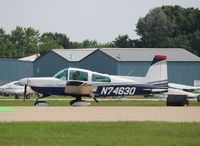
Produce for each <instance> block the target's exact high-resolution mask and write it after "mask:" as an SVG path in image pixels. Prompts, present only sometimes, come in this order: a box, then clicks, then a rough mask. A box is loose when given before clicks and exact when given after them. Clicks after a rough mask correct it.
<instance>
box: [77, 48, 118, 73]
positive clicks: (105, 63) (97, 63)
mask: <svg viewBox="0 0 200 146" xmlns="http://www.w3.org/2000/svg"><path fill="white" fill-rule="evenodd" d="M80 67H81V68H83V69H89V70H92V71H96V72H100V73H106V74H117V62H116V61H115V60H114V59H112V58H111V57H110V56H108V55H107V54H105V53H103V52H102V51H100V50H96V51H95V52H93V53H92V54H90V55H89V56H87V57H86V58H84V59H83V60H81V61H80Z"/></svg>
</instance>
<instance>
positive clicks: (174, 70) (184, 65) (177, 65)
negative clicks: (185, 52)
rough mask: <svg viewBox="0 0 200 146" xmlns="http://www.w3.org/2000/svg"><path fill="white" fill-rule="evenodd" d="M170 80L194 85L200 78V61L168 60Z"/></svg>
mask: <svg viewBox="0 0 200 146" xmlns="http://www.w3.org/2000/svg"><path fill="white" fill-rule="evenodd" d="M168 75H169V80H170V82H174V83H180V84H186V85H194V80H200V62H168Z"/></svg>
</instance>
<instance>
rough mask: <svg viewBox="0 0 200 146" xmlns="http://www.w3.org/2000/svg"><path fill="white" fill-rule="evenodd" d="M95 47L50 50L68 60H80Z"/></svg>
mask: <svg viewBox="0 0 200 146" xmlns="http://www.w3.org/2000/svg"><path fill="white" fill-rule="evenodd" d="M95 50H97V49H93V48H92V49H53V50H52V51H53V52H55V53H57V54H58V55H60V56H62V57H63V58H65V59H67V60H68V61H75V62H76V61H80V60H82V59H83V58H85V57H87V56H88V55H90V54H91V53H92V52H94V51H95Z"/></svg>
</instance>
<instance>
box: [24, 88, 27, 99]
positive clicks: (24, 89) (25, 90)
mask: <svg viewBox="0 0 200 146" xmlns="http://www.w3.org/2000/svg"><path fill="white" fill-rule="evenodd" d="M26 90H27V85H24V101H25V99H26Z"/></svg>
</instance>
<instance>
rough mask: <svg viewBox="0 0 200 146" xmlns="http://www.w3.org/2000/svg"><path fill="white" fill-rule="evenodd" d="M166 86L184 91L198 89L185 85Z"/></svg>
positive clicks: (171, 84)
mask: <svg viewBox="0 0 200 146" xmlns="http://www.w3.org/2000/svg"><path fill="white" fill-rule="evenodd" d="M168 86H169V87H171V88H175V89H185V90H191V89H200V87H194V86H187V85H183V84H175V83H168Z"/></svg>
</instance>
